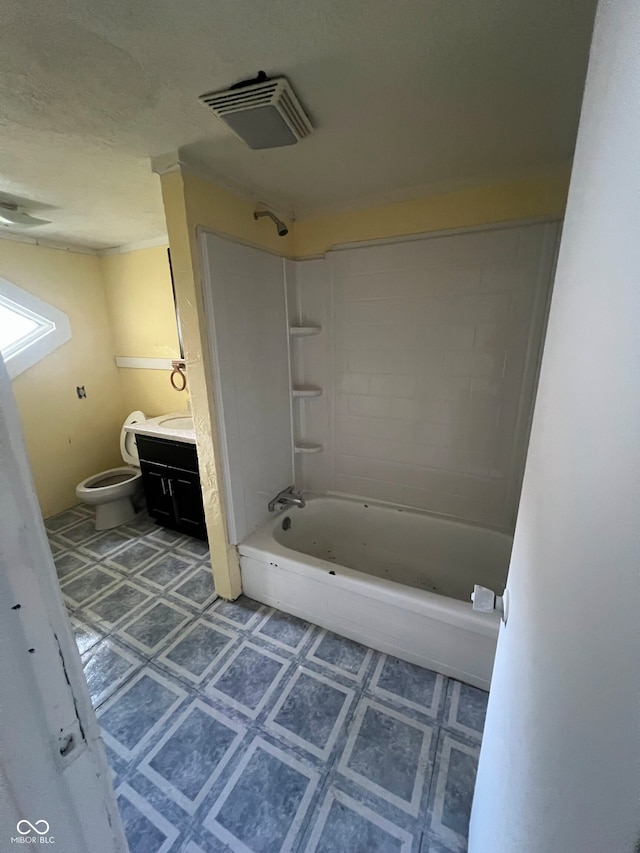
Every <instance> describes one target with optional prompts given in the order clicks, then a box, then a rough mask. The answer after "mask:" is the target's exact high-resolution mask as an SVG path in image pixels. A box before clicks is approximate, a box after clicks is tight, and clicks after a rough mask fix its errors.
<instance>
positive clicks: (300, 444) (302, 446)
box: [295, 441, 324, 453]
mask: <svg viewBox="0 0 640 853" xmlns="http://www.w3.org/2000/svg"><path fill="white" fill-rule="evenodd" d="M295 450H296V453H321V452H322V451H323V450H324V447H323V446H322V445H321V444H312V443H311V442H309V441H296V445H295Z"/></svg>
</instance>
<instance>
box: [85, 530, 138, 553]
mask: <svg viewBox="0 0 640 853" xmlns="http://www.w3.org/2000/svg"><path fill="white" fill-rule="evenodd" d="M129 541H131V537H130V536H127V534H126V533H123V532H122V531H121V530H118V529H117V528H116V529H114V530H107V531H106V532H105V533H100V535H99V536H96V537H95V538H93V539H90V540H89V541H88V542H84V543H83V544H82V545H80V548H81V549H82V551H83V552H84V553H86V554H89V556H91V557H95V558H96V559H97V560H100V559H102V558H103V557H108V556H110V555H112V554H113V553H114V551H117V550H118V549H119V548H122V546H123V545H126V544H127V542H129Z"/></svg>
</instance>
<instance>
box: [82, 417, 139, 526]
mask: <svg viewBox="0 0 640 853" xmlns="http://www.w3.org/2000/svg"><path fill="white" fill-rule="evenodd" d="M146 419H147V418H146V415H145V414H144V412H131V414H130V415H129V417H128V418H127V419H126V420H125V422H124V424H123V425H122V430H121V432H120V453H121V454H122V458H123V460H124V461H125V462H126V466H123V467H122V468H110V469H109V470H108V471H102V472H101V473H100V474H94V475H93V476H92V477H87V479H86V480H83V481H82V482H81V483H78V485H77V486H76V497H77V498H78V500H79V501H82V503H84V504H89V505H90V506H95V508H96V530H110V529H111V528H112V527H119V526H120V525H121V524H126V523H127V522H128V521H132V520H133V519H134V518H135V515H136V511H135V509H134V505H133V498H135V497H137V496H141V495H142V481H141V477H142V474H141V473H140V459H139V457H138V448H137V447H136V440H135V439H136V437H135V434H134V433H132V432H126V431H125V426H129V425H130V424H138V423H140V422H141V421H146Z"/></svg>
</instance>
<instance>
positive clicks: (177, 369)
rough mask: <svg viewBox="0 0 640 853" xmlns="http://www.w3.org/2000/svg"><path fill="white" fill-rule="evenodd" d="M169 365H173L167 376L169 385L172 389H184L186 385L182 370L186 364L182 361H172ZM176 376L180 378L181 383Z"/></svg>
mask: <svg viewBox="0 0 640 853" xmlns="http://www.w3.org/2000/svg"><path fill="white" fill-rule="evenodd" d="M171 367H173V370H172V371H171V376H170V377H169V382H171V387H172V388H173V389H174V391H184V390H185V388H186V387H187V377H186V375H185V374H184V373H183V372H182V371H183V370H184V369H185V368H186V364H185V363H184V361H172V362H171ZM178 376H179V377H180V379H182V382H181V383H180V379H178V378H177V377H178ZM176 383H178V384H176Z"/></svg>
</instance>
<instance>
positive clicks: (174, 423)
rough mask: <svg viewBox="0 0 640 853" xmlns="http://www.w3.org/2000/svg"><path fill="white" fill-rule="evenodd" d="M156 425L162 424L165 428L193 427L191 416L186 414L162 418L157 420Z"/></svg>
mask: <svg viewBox="0 0 640 853" xmlns="http://www.w3.org/2000/svg"><path fill="white" fill-rule="evenodd" d="M158 426H163V427H165V428H166V429H193V418H191V417H188V416H185V417H180V416H175V417H171V418H162V420H160V421H158Z"/></svg>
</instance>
